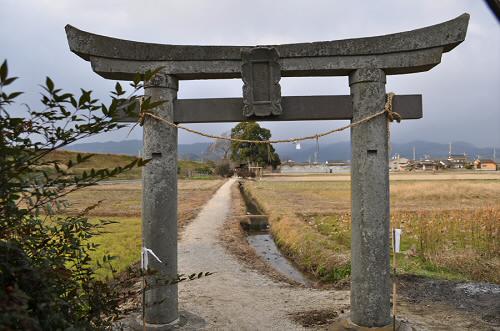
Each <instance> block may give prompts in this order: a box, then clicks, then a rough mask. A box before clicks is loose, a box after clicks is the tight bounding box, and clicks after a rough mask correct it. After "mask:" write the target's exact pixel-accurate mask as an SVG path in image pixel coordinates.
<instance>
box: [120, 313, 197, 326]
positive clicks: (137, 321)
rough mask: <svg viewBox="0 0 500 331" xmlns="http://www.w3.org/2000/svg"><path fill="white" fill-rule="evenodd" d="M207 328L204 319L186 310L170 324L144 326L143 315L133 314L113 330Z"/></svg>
mask: <svg viewBox="0 0 500 331" xmlns="http://www.w3.org/2000/svg"><path fill="white" fill-rule="evenodd" d="M205 327H206V322H205V320H204V319H203V318H201V317H199V316H197V315H195V314H192V313H190V312H188V311H185V310H180V311H179V318H178V319H177V320H175V321H173V322H170V323H168V324H148V323H146V325H144V324H143V321H142V315H141V314H133V315H130V316H129V317H127V318H124V319H122V320H120V321H119V322H118V323H116V325H114V327H113V330H126V331H170V330H199V329H203V328H205Z"/></svg>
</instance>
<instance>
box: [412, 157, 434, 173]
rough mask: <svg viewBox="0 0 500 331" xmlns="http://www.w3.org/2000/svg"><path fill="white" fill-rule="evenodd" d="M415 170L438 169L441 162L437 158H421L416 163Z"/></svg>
mask: <svg viewBox="0 0 500 331" xmlns="http://www.w3.org/2000/svg"><path fill="white" fill-rule="evenodd" d="M414 168H415V170H422V171H436V170H438V169H439V162H438V161H436V160H429V159H427V160H420V161H416V162H415V164H414Z"/></svg>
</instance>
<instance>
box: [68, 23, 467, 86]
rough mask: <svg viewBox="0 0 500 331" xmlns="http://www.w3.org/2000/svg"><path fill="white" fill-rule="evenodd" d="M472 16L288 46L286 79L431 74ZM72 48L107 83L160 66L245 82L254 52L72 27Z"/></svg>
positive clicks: (283, 58)
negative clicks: (376, 72)
mask: <svg viewBox="0 0 500 331" xmlns="http://www.w3.org/2000/svg"><path fill="white" fill-rule="evenodd" d="M468 22H469V14H466V13H465V14H462V15H460V16H458V17H457V18H455V19H452V20H450V21H447V22H443V23H440V24H436V25H432V26H428V27H424V28H421V29H417V30H412V31H406V32H400V33H394V34H388V35H383V36H376V37H367V38H356V39H345V40H335V41H320V42H313V43H299V44H283V45H273V46H269V45H266V47H272V48H275V49H276V50H277V52H278V54H279V64H280V67H281V75H282V76H288V77H293V76H342V75H348V74H349V73H350V72H352V71H353V70H356V69H359V68H364V67H372V68H379V69H382V70H384V71H385V73H386V74H387V75H394V74H407V73H414V72H421V71H427V70H429V69H431V68H432V67H434V66H435V65H437V64H439V63H440V61H441V55H442V53H443V52H448V51H450V50H452V49H453V48H454V47H456V46H457V45H458V44H460V43H461V42H462V41H464V40H465V35H466V33H467V26H468ZM66 34H67V37H68V43H69V47H70V49H71V51H72V52H74V53H76V54H77V55H78V56H80V57H81V58H83V59H85V60H87V61H90V62H91V64H92V68H93V70H94V71H95V72H96V73H98V74H99V75H101V76H103V77H104V78H108V79H121V80H132V79H133V78H134V76H135V74H136V73H142V72H145V71H146V70H149V69H155V68H158V67H159V66H162V67H164V69H163V70H164V72H165V73H167V74H172V75H175V76H177V78H179V79H218V78H239V77H241V54H242V51H245V50H249V49H251V48H253V46H188V45H167V44H154V43H143V42H136V41H129V40H122V39H116V38H111V37H106V36H101V35H96V34H92V33H89V32H85V31H82V30H79V29H77V28H75V27H73V26H71V25H67V26H66Z"/></svg>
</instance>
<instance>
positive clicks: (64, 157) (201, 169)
mask: <svg viewBox="0 0 500 331" xmlns="http://www.w3.org/2000/svg"><path fill="white" fill-rule="evenodd" d="M77 154H78V152H72V151H59V150H58V151H54V152H52V153H50V154H48V155H47V156H46V157H45V158H44V160H45V161H58V162H59V163H60V164H66V163H67V162H68V161H69V160H73V161H74V160H76V155H77ZM79 154H81V155H82V156H84V155H89V154H90V153H83V152H80V153H79ZM135 159H136V157H135V156H130V155H120V154H101V153H95V154H93V156H92V157H91V158H89V159H88V160H87V161H85V162H82V163H80V164H78V165H76V166H74V167H72V168H71V169H70V172H71V173H73V174H78V175H79V174H82V173H83V172H84V171H87V172H89V171H90V169H92V168H94V169H102V168H114V167H118V166H121V167H123V166H125V165H127V164H129V163H130V162H132V161H134V160H135ZM178 166H179V177H181V178H186V177H191V176H192V175H194V176H195V177H196V178H200V179H211V178H212V176H211V175H210V173H213V170H214V167H215V166H214V165H213V164H210V163H207V162H200V161H185V160H179V162H178ZM141 171H142V169H141V168H134V169H132V170H131V171H127V172H126V173H123V174H120V175H118V176H116V177H115V179H141Z"/></svg>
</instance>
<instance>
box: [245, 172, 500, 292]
mask: <svg viewBox="0 0 500 331" xmlns="http://www.w3.org/2000/svg"><path fill="white" fill-rule="evenodd" d="M430 176H431V177H432V178H426V177H425V176H422V175H419V176H415V177H413V178H412V177H411V176H410V177H408V178H406V177H405V178H404V180H391V226H392V227H397V228H401V229H402V231H403V234H402V238H401V239H402V243H401V253H397V255H398V256H397V258H398V272H399V273H403V274H413V275H422V276H429V277H436V278H443V279H452V280H471V281H485V282H492V283H497V284H499V283H500V239H499V235H500V176H492V178H493V179H482V177H481V176H478V177H474V176H473V175H472V176H471V175H470V174H469V175H468V176H467V177H465V178H467V179H457V178H453V179H449V175H443V177H442V179H440V178H439V175H435V174H433V175H430ZM395 178H398V177H397V176H395ZM401 178H402V177H401ZM470 178H478V179H470ZM244 189H245V192H246V194H248V195H249V196H251V197H252V198H253V199H254V200H255V201H256V202H257V204H258V205H259V206H260V208H261V209H262V211H263V212H264V213H266V214H268V215H269V220H270V224H271V232H272V234H273V236H274V239H275V241H276V242H277V244H278V245H279V247H280V248H281V250H282V251H283V252H284V253H285V254H287V255H288V256H289V257H290V258H291V259H292V260H293V261H294V262H295V263H296V264H297V265H298V266H299V267H300V268H301V269H303V270H304V271H307V272H309V273H310V274H313V275H314V276H316V277H317V278H319V279H322V280H323V281H326V282H334V281H338V280H341V279H344V278H347V277H348V276H349V275H350V232H351V228H350V199H351V196H350V181H348V180H337V179H335V180H331V181H330V180H328V179H326V178H325V179H324V180H323V181H320V180H314V181H310V180H308V179H307V177H301V178H293V179H292V180H287V179H286V178H284V177H283V178H280V177H278V178H277V177H274V178H272V177H271V178H269V180H265V179H264V180H262V181H247V182H246V183H245V185H244ZM391 261H392V258H391Z"/></svg>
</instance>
